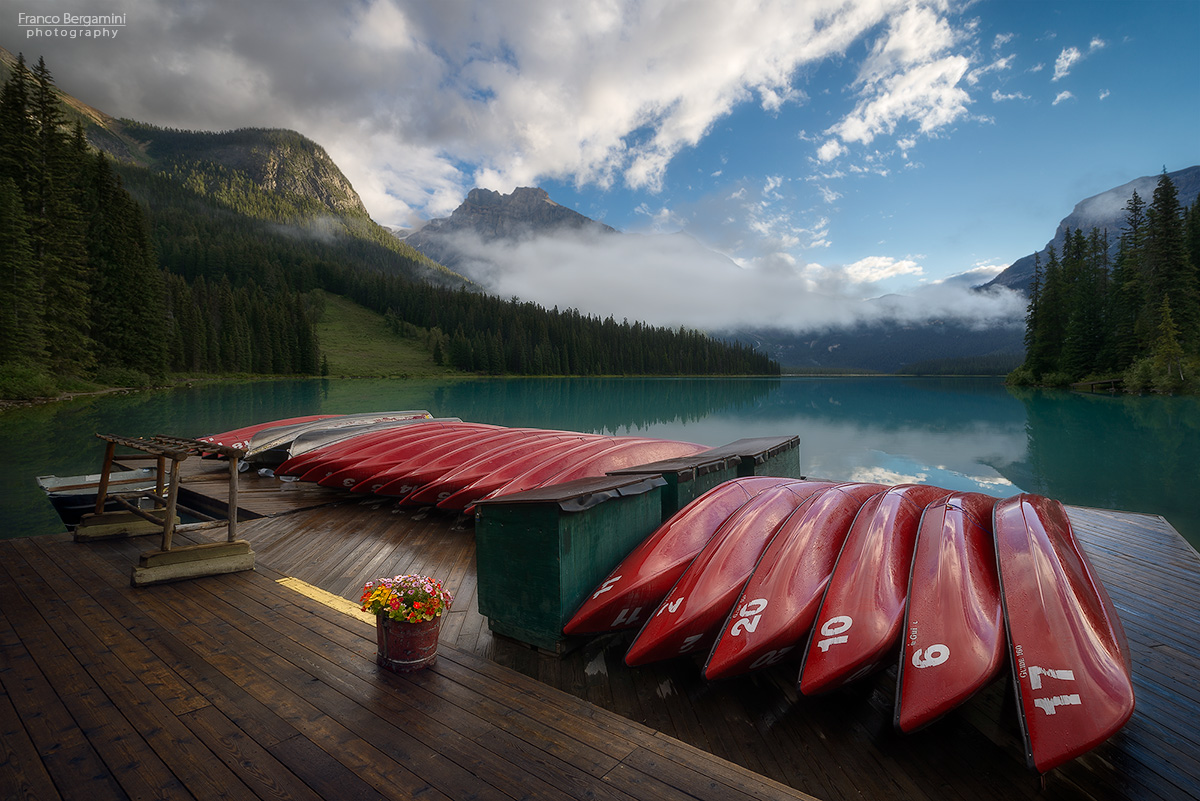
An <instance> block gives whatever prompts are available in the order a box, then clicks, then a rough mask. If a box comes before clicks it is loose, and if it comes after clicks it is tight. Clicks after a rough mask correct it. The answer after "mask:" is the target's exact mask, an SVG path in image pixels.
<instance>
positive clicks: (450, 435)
mask: <svg viewBox="0 0 1200 801" xmlns="http://www.w3.org/2000/svg"><path fill="white" fill-rule="evenodd" d="M494 430H495V429H494V428H483V427H480V426H478V425H448V426H445V427H443V428H441V429H437V430H434V429H426V430H424V431H421V432H417V433H415V434H414V435H413V436H410V437H405V436H399V437H397V438H396V439H395V440H393V441H392V444H391V447H388V448H384V449H382V450H379V451H377V452H375V453H373V454H370V455H364V456H362V457H361V458H353V457H351V458H347V459H346V460H345V461H343V462H342V463H341V467H340V468H339V469H337V470H335V471H334V472H332V473H329V474H327V475H326V476H324V477H323V478H319V479H318V480H317V483H318V484H320V485H321V486H322V487H337V488H339V489H349V490H353V491H355V492H371V485H372V483H374V485H379V484H382V483H384V482H383V481H375V482H370V481H368V479H371V478H373V477H375V476H377V475H379V474H380V473H384V472H386V471H388V470H390V469H392V468H393V467H395V466H396V465H397V464H400V463H401V462H405V461H407V460H408V459H410V458H412V457H414V456H419V455H421V454H423V453H426V452H428V451H429V450H430V449H432V448H437V447H439V446H441V445H443V444H445V443H447V442H453V443H463V442H468V441H470V440H472V439H474V438H476V437H479V436H481V435H482V434H483V433H484V432H490V431H494ZM330 466H331V467H332V466H334V465H330ZM312 472H313V471H310V473H308V474H305V476H304V478H308V475H310V474H311V473H312ZM387 480H388V481H391V480H392V479H391V478H388V479H387Z"/></svg>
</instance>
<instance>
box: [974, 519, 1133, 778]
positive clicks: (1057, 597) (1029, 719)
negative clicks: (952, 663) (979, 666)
mask: <svg viewBox="0 0 1200 801" xmlns="http://www.w3.org/2000/svg"><path fill="white" fill-rule="evenodd" d="M994 527H995V531H996V555H997V561H998V563H999V565H1000V580H1001V587H1002V589H1003V602H1004V613H1005V614H1004V619H1005V624H1006V626H1007V628H1008V637H1009V642H1010V643H1011V646H1010V648H1009V649H1008V652H1009V659H1010V661H1011V664H1012V672H1013V682H1014V684H1015V686H1016V691H1017V697H1018V699H1019V701H1020V703H1019V704H1018V709H1019V711H1020V722H1021V733H1022V735H1023V737H1024V741H1025V755H1026V760H1027V762H1028V764H1029V767H1030V768H1032V769H1034V770H1036V771H1038V772H1039V773H1045V772H1046V771H1049V770H1052V769H1054V768H1055V767H1057V766H1058V765H1061V764H1063V763H1064V762H1067V761H1069V760H1071V759H1074V758H1075V757H1077V756H1079V755H1080V754H1083V753H1084V752H1086V751H1088V750H1090V749H1092V748H1094V747H1095V746H1097V745H1099V744H1100V743H1102V742H1104V741H1105V740H1107V739H1108V738H1109V737H1111V736H1112V735H1113V734H1114V733H1116V732H1117V731H1118V730H1119V729H1120V728H1121V727H1122V726H1124V725H1125V723H1126V721H1128V720H1129V718H1130V716H1132V714H1133V709H1134V693H1133V680H1132V666H1131V660H1130V651H1129V644H1128V642H1127V641H1126V638H1125V631H1124V629H1123V627H1122V626H1121V621H1120V619H1119V618H1118V617H1117V612H1116V609H1115V608H1114V606H1113V603H1112V600H1111V599H1110V598H1109V596H1108V592H1107V591H1106V590H1105V589H1104V585H1103V584H1102V583H1101V582H1100V580H1099V579H1098V578H1097V577H1096V574H1095V571H1094V569H1093V568H1092V566H1091V564H1090V563H1089V562H1088V560H1087V557H1086V556H1085V555H1084V553H1083V551H1082V550H1081V549H1080V547H1079V544H1078V543H1077V542H1076V540H1075V535H1074V532H1073V530H1072V528H1071V521H1070V519H1069V518H1068V517H1067V513H1066V510H1065V509H1064V508H1063V505H1062V504H1061V503H1059V502H1058V501H1053V500H1050V499H1049V498H1044V497H1041V496H1037V495H1018V496H1016V497H1013V498H1007V499H1005V500H1003V501H1001V502H999V503H997V504H996V509H995V517H994Z"/></svg>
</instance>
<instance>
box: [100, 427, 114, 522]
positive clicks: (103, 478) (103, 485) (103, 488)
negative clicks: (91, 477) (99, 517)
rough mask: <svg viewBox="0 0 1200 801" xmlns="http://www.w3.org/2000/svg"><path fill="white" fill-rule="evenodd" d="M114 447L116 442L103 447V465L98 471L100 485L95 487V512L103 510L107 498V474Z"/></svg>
mask: <svg viewBox="0 0 1200 801" xmlns="http://www.w3.org/2000/svg"><path fill="white" fill-rule="evenodd" d="M116 449H117V446H116V444H115V443H112V442H110V443H108V446H107V447H105V449H104V467H103V468H102V469H101V471H100V486H98V487H97V488H96V514H100V513H101V512H103V511H104V502H105V501H106V500H107V499H108V474H109V471H111V470H112V463H113V454H114V453H115V452H116Z"/></svg>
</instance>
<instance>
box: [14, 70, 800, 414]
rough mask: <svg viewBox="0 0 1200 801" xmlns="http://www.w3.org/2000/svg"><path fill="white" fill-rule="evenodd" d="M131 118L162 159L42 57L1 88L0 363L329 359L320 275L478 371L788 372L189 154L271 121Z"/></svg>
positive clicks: (283, 364)
mask: <svg viewBox="0 0 1200 801" xmlns="http://www.w3.org/2000/svg"><path fill="white" fill-rule="evenodd" d="M126 128H127V130H134V131H135V132H136V133H137V134H138V137H139V138H141V139H143V140H145V141H149V143H150V145H149V150H150V153H151V155H152V157H153V159H154V161H155V163H156V165H157V166H156V167H155V168H154V169H146V168H142V167H138V166H135V165H131V164H116V165H114V164H113V163H112V162H110V161H109V159H108V158H107V157H106V156H105V155H104V154H102V153H95V152H92V151H91V150H90V148H89V147H88V145H87V142H86V140H85V137H84V133H83V129H82V127H81V126H80V125H78V124H76V125H75V126H74V130H73V131H72V130H70V128H69V126H66V125H65V123H64V117H63V113H62V110H61V107H60V105H59V100H58V95H57V91H56V90H55V88H54V82H53V79H52V77H51V75H50V72H49V70H48V69H47V68H46V66H45V63H44V61H41V60H39V62H38V65H37V67H35V68H34V69H33V70H30V69H28V68H27V67H26V65H25V61H24V58H23V57H21V58H19V59H18V64H17V67H16V69H15V70H14V72H13V73H12V75H11V76H10V78H9V80H8V81H6V82H5V84H4V86H3V89H2V90H0V265H2V266H0V273H2V274H0V368H3V367H5V366H29V367H31V368H39V369H42V370H49V371H50V372H51V373H52V374H53V375H55V376H64V375H78V376H89V377H90V376H96V377H99V378H100V379H101V380H102V381H104V380H105V376H107V377H108V379H107V380H108V381H109V382H110V383H123V382H125V381H127V380H135V378H134V377H135V376H141V377H143V378H145V379H146V380H150V379H153V378H156V377H159V376H162V375H163V374H165V373H167V372H208V373H225V372H238V373H264V374H310V375H311V374H316V373H318V372H319V371H320V370H321V365H322V358H321V353H320V347H319V342H318V341H317V336H316V322H317V320H319V318H320V314H321V312H322V303H321V301H320V293H319V292H316V291H315V290H324V291H326V292H331V293H334V294H340V295H346V296H348V297H350V298H351V299H353V300H355V301H356V302H358V303H360V304H361V305H363V306H365V307H366V308H369V309H372V310H375V311H377V312H379V313H380V314H385V315H387V316H388V319H389V320H390V321H391V322H392V324H393V327H394V328H395V329H396V330H397V331H401V332H402V333H405V334H406V335H410V336H414V337H418V338H419V339H420V341H421V342H422V343H423V344H424V345H425V346H426V347H428V349H429V351H430V353H431V354H432V356H433V359H434V360H435V361H437V362H438V363H441V364H444V365H447V366H450V367H453V368H456V369H459V370H463V371H467V372H479V373H487V374H516V375H600V374H605V375H632V374H639V375H689V374H699V375H713V374H718V375H745V374H778V372H779V367H778V365H777V364H776V363H775V362H773V361H772V360H770V359H769V358H768V357H766V356H764V355H762V354H759V353H756V352H754V351H753V350H752V349H751V348H749V347H746V346H743V345H737V344H729V343H725V342H722V341H719V340H715V339H712V338H710V337H708V336H707V335H705V334H703V333H701V332H699V331H695V330H689V329H682V328H681V329H670V328H660V327H654V326H647V325H643V324H641V323H632V324H631V323H629V322H628V321H623V322H621V323H617V322H616V321H615V320H613V319H612V318H608V319H600V318H597V317H592V316H587V315H583V314H580V313H579V312H578V311H577V310H574V309H567V310H565V311H560V310H558V309H557V308H556V309H552V310H547V309H545V308H543V307H541V306H539V305H537V304H534V303H527V302H522V301H520V300H518V299H516V298H513V299H510V300H502V299H499V298H495V297H492V296H488V295H486V294H483V293H481V292H479V291H477V290H476V289H475V288H473V287H468V286H466V285H465V282H464V281H463V279H462V278H461V277H460V276H455V275H454V274H453V273H450V272H449V271H447V270H446V269H445V268H444V267H441V265H438V264H436V263H434V262H431V261H430V260H429V259H428V258H427V257H425V256H424V255H423V254H421V253H420V252H418V251H416V250H415V249H414V248H412V247H411V246H409V245H407V244H405V243H403V242H401V241H400V240H398V239H396V238H395V237H393V236H391V234H390V233H388V232H387V231H386V230H385V229H383V228H382V227H381V226H379V225H377V224H375V223H374V222H372V221H371V220H370V219H369V218H367V217H365V216H364V215H362V214H361V212H358V213H353V212H352V213H349V214H335V213H333V212H331V211H330V210H329V209H328V208H326V207H325V206H323V205H322V204H320V203H319V202H317V201H316V200H314V199H312V198H306V197H302V196H298V195H290V194H288V195H283V194H280V193H277V192H267V191H264V190H262V189H260V188H259V187H258V186H257V185H255V183H254V182H253V181H252V180H250V178H249V177H248V176H247V175H246V174H244V173H242V172H240V171H238V170H234V169H230V168H228V167H223V166H220V165H217V164H213V163H211V162H207V161H202V160H196V159H190V158H189V157H188V146H189V144H190V143H191V144H194V143H196V142H200V143H201V144H203V143H204V142H211V143H218V144H221V145H222V146H224V145H226V144H230V143H231V142H232V143H233V144H236V145H245V144H246V143H247V142H254V141H257V140H256V138H255V137H256V136H261V135H262V134H263V133H264V132H251V133H242V134H239V135H235V136H233V138H232V139H229V137H230V135H229V134H205V133H197V132H173V131H166V130H163V129H158V128H154V127H153V126H145V125H139V124H136V123H126ZM266 133H270V134H271V135H272V136H274V137H275V138H276V139H278V138H279V137H281V136H282V137H285V138H286V137H287V136H292V137H294V138H295V141H292V140H290V139H288V140H287V141H285V142H284V144H286V145H287V146H288V148H289V149H291V150H295V149H296V148H299V147H301V146H303V145H305V144H306V143H307V140H304V139H303V137H300V136H299V135H298V134H294V133H292V132H266ZM251 134H253V135H251ZM239 136H240V137H241V138H238V137H239ZM226 139H229V142H226ZM272 141H274V140H272ZM276 144H278V142H276ZM307 144H308V145H309V146H311V143H307ZM198 149H199V150H203V147H199V148H198ZM2 383H4V382H3V376H2V375H0V384H2ZM2 389H3V387H0V390H2Z"/></svg>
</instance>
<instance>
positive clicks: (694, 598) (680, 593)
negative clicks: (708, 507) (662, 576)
mask: <svg viewBox="0 0 1200 801" xmlns="http://www.w3.org/2000/svg"><path fill="white" fill-rule="evenodd" d="M831 486H834V485H833V484H830V483H826V482H817V481H811V482H810V481H800V482H796V483H794V484H784V485H781V486H779V487H775V488H773V489H767V490H763V491H762V492H761V493H759V494H758V495H756V496H754V497H753V498H751V499H750V500H749V501H747V502H746V503H745V504H743V505H742V506H741V507H740V508H739V509H738V510H737V511H736V512H734V513H733V514H732V515H730V517H729V519H728V520H726V521H725V522H724V523H723V524H722V525H721V527H720V528H719V529H718V530H717V533H716V534H714V535H713V537H712V539H711V540H709V542H708V544H707V545H705V546H704V548H703V549H702V550H701V551H700V553H699V554H697V555H696V558H695V559H693V560H692V563H691V564H690V565H688V568H687V570H685V571H684V572H683V575H682V576H680V577H679V580H678V581H677V582H675V586H674V587H672V588H671V590H670V592H668V593H667V595H666V597H665V598H664V599H663V602H662V603H661V604H659V606H658V609H657V610H655V612H654V615H653V616H652V617H651V618H650V619H649V620H648V621H646V625H644V626H643V627H642V630H641V631H640V632H638V635H637V638H636V639H635V640H634V641H633V644H632V645H631V646H630V647H629V651H628V652H627V653H626V654H625V663H626V664H627V665H644V664H646V663H648V662H656V661H658V660H661V659H669V658H671V657H674V656H680V655H684V654H696V653H699V654H703V653H705V652H707V651H708V649H709V648H710V647H711V646H712V643H713V640H715V639H716V637H717V633H718V632H719V631H720V628H721V624H722V623H723V622H724V621H725V618H726V617H728V615H729V610H730V608H731V607H732V606H733V603H734V601H736V600H737V596H738V591H739V590H741V588H742V585H744V584H745V583H746V579H748V578H750V574H751V573H753V572H754V566H755V564H756V563H757V562H758V557H759V556H760V555H761V554H762V552H763V550H764V549H765V548H766V547H767V543H769V542H770V541H771V537H773V536H774V535H775V532H776V530H778V528H779V527H780V525H782V524H783V521H784V520H786V519H787V518H788V516H789V515H791V514H792V513H794V512H795V511H796V510H797V508H801V507H802V505H803V504H804V503H805V502H806V501H807V500H808V499H810V498H812V497H814V496H815V494H816V493H818V492H819V491H821V490H824V489H827V488H829V487H831Z"/></svg>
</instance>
